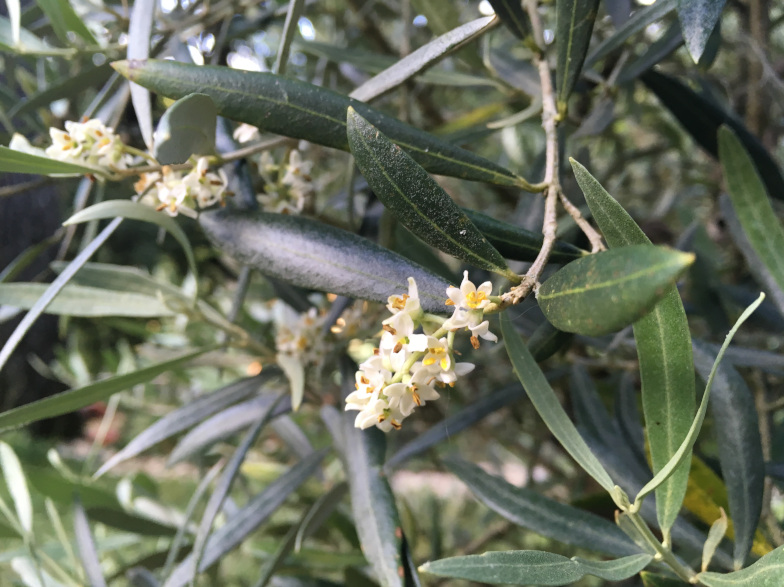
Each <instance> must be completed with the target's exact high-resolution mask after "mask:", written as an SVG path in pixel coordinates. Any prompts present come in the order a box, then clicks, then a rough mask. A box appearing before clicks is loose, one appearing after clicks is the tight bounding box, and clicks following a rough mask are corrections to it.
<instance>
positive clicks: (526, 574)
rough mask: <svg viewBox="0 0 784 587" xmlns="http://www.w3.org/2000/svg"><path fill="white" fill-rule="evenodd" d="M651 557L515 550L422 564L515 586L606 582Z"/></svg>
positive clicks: (433, 572)
mask: <svg viewBox="0 0 784 587" xmlns="http://www.w3.org/2000/svg"><path fill="white" fill-rule="evenodd" d="M652 560H653V556H651V555H650V554H634V555H631V556H628V557H624V558H622V559H618V560H613V561H587V560H584V559H581V558H579V557H576V556H575V557H573V558H570V559H569V558H566V557H565V556H561V555H560V554H555V553H554V552H540V551H536V550H515V551H507V552H487V553H485V554H482V555H476V554H472V555H468V556H456V557H452V558H445V559H441V560H439V561H433V562H429V563H425V564H424V565H422V566H421V567H419V568H420V570H421V571H422V572H425V573H430V574H431V575H439V576H441V577H454V578H457V579H468V580H473V581H481V582H482V583H508V584H514V585H569V584H571V583H574V582H575V581H579V580H580V579H582V578H583V577H584V576H585V575H594V576H596V577H600V578H602V579H606V580H608V581H622V580H624V579H628V578H629V577H633V576H634V575H636V574H637V573H639V572H640V571H641V570H642V569H644V568H645V567H646V566H647V565H648V563H650V562H651V561H652Z"/></svg>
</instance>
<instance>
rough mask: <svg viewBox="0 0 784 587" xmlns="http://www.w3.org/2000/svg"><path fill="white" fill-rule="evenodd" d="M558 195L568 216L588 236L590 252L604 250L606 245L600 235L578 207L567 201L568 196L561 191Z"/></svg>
mask: <svg viewBox="0 0 784 587" xmlns="http://www.w3.org/2000/svg"><path fill="white" fill-rule="evenodd" d="M558 195H559V197H560V199H561V205H563V207H564V210H566V211H567V212H568V214H569V216H571V217H572V219H573V220H574V222H575V224H577V226H579V227H580V230H582V231H583V232H584V233H585V236H586V237H588V242H590V243H591V252H592V253H598V252H599V251H604V250H605V248H606V247H605V246H604V242H602V235H600V234H599V233H598V232H597V231H596V229H595V228H594V227H593V226H591V223H590V222H588V221H587V220H586V219H585V218H584V217H583V215H582V214H580V210H579V208H577V206H575V205H574V204H572V203H571V202H570V201H569V198H567V197H566V196H565V195H564V194H563V192H561V193H560V194H558Z"/></svg>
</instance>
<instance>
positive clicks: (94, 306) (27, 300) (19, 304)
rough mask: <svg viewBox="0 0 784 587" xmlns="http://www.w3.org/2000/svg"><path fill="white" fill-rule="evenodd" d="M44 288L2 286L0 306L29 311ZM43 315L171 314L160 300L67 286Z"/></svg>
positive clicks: (140, 315)
mask: <svg viewBox="0 0 784 587" xmlns="http://www.w3.org/2000/svg"><path fill="white" fill-rule="evenodd" d="M48 287H49V286H48V284H46V283H2V284H0V304H3V305H7V306H13V307H15V308H22V309H23V310H29V309H30V308H32V307H33V306H34V305H35V303H36V301H38V299H39V298H40V297H41V296H42V295H43V294H44V292H46V289H47V288H48ZM44 313H45V314H57V315H62V316H79V317H87V318H95V317H101V316H128V317H135V318H155V317H159V316H172V315H173V314H174V312H173V311H172V310H171V309H170V308H169V307H167V306H166V303H165V302H164V301H163V300H162V299H160V298H156V297H152V296H146V295H143V294H138V293H133V292H123V291H113V290H109V289H102V288H97V287H86V286H82V285H71V284H69V285H66V286H65V287H64V288H63V289H62V290H60V293H59V294H57V297H56V298H55V299H54V300H53V301H52V303H51V304H49V305H48V306H47V307H46V310H44Z"/></svg>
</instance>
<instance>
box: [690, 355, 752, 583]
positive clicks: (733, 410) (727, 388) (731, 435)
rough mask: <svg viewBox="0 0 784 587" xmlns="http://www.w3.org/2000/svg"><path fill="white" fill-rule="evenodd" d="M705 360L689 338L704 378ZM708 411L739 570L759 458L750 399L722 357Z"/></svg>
mask: <svg viewBox="0 0 784 587" xmlns="http://www.w3.org/2000/svg"><path fill="white" fill-rule="evenodd" d="M711 360H712V352H710V351H709V349H707V348H706V347H705V346H704V345H702V344H699V343H697V342H695V343H694V365H695V367H696V368H697V372H698V373H699V374H700V377H702V378H703V379H705V380H707V378H708V377H709V376H710V368H711ZM711 414H712V415H713V419H714V424H715V426H716V430H718V431H720V432H719V434H717V435H716V442H717V443H718V445H719V451H718V452H719V462H720V463H721V471H722V474H723V477H724V482H725V484H726V486H727V500H728V502H729V514H730V517H731V518H732V524H733V528H734V533H735V549H734V562H735V566H736V568H738V569H739V568H742V567H743V564H744V562H745V560H746V557H747V556H748V554H749V551H750V550H751V547H752V544H753V542H754V532H755V530H756V528H757V524H758V522H759V518H760V513H761V511H762V499H763V497H762V496H763V492H764V486H765V460H764V458H763V455H762V441H761V439H760V432H759V418H758V416H757V410H756V408H755V406H754V398H753V397H752V395H751V391H750V390H749V388H748V386H747V385H746V382H745V381H744V380H743V377H741V376H740V374H739V373H738V372H737V371H736V370H735V368H734V367H733V366H732V365H730V364H729V363H728V362H727V361H725V362H723V363H722V364H721V365H719V367H718V370H717V371H716V376H715V377H714V379H713V400H712V403H711Z"/></svg>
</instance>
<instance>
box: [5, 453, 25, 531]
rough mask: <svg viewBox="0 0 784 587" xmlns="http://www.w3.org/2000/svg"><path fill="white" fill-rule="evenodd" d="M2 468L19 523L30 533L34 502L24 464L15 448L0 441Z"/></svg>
mask: <svg viewBox="0 0 784 587" xmlns="http://www.w3.org/2000/svg"><path fill="white" fill-rule="evenodd" d="M0 468H2V470H3V478H4V479H5V485H6V487H7V488H8V493H10V494H11V499H13V500H14V509H15V510H16V517H17V519H18V520H19V525H20V526H21V527H22V529H23V530H24V531H25V532H27V533H28V534H29V533H31V532H32V531H33V502H32V500H31V499H30V490H29V489H28V488H27V480H26V479H25V475H24V471H23V470H22V464H21V463H20V462H19V457H17V456H16V453H15V452H14V449H13V448H11V446H10V445H9V444H6V443H5V442H0Z"/></svg>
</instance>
